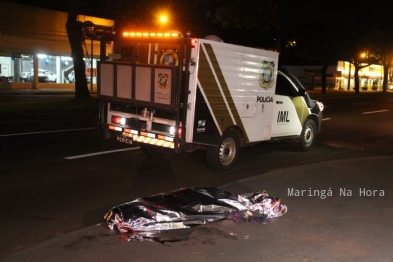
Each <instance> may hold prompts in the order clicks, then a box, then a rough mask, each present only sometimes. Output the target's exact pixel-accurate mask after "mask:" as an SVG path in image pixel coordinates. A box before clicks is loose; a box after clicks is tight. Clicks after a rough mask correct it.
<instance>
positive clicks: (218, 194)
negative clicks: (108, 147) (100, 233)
mask: <svg viewBox="0 0 393 262" xmlns="http://www.w3.org/2000/svg"><path fill="white" fill-rule="evenodd" d="M286 212H287V207H286V206H285V205H284V204H283V203H282V201H281V199H279V198H277V197H270V196H269V195H268V194H267V193H266V191H261V192H253V193H248V194H242V195H235V194H232V193H230V192H227V191H224V190H222V189H219V188H182V189H179V190H175V191H171V192H165V193H160V194H157V195H153V196H149V197H143V198H138V199H135V200H133V201H130V202H126V203H124V204H121V205H118V206H115V207H113V208H112V209H111V210H109V211H108V213H107V214H106V215H105V216H104V219H105V222H106V225H107V226H108V228H109V229H111V230H115V231H118V232H120V233H126V232H134V231H153V230H170V229H178V228H189V227H191V226H196V225H201V224H206V223H210V222H214V221H218V220H222V219H229V218H230V219H246V220H248V221H253V222H256V223H266V222H267V221H268V219H269V218H273V217H279V216H282V215H283V214H285V213H286Z"/></svg>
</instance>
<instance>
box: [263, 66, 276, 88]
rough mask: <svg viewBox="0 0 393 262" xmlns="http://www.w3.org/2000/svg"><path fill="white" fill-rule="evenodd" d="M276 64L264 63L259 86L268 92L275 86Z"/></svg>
mask: <svg viewBox="0 0 393 262" xmlns="http://www.w3.org/2000/svg"><path fill="white" fill-rule="evenodd" d="M274 66H275V64H274V62H273V61H272V62H268V61H262V73H261V75H260V76H259V85H260V86H261V87H262V88H263V89H265V90H268V89H269V88H271V87H272V86H273V84H274Z"/></svg>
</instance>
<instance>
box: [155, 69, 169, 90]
mask: <svg viewBox="0 0 393 262" xmlns="http://www.w3.org/2000/svg"><path fill="white" fill-rule="evenodd" d="M168 78H169V75H168V74H162V73H159V74H158V80H157V86H158V87H159V88H161V89H167V88H168V87H169V79H168Z"/></svg>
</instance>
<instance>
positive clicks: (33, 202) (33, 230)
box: [0, 94, 393, 257]
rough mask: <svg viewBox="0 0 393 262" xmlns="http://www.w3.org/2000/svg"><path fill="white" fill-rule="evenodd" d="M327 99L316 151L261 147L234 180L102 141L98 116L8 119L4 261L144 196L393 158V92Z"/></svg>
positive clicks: (2, 130)
mask: <svg viewBox="0 0 393 262" xmlns="http://www.w3.org/2000/svg"><path fill="white" fill-rule="evenodd" d="M315 96H316V97H319V96H321V95H318V94H315ZM320 100H321V101H322V102H324V104H325V111H324V121H323V127H322V131H321V133H320V134H319V135H318V138H317V144H316V147H315V148H314V149H313V150H311V151H309V152H298V151H297V150H296V149H295V148H294V147H292V146H291V145H290V144H288V143H286V142H279V143H278V142H277V143H270V142H267V143H261V144H259V145H257V146H254V147H248V148H244V149H242V150H241V155H240V159H239V162H238V165H237V166H236V167H235V168H234V169H233V170H231V171H229V172H225V173H217V172H214V171H212V170H210V169H208V168H207V165H206V163H205V154H204V152H203V151H196V152H193V153H183V154H180V155H174V154H172V153H170V154H168V155H167V156H165V157H163V158H147V157H145V156H144V155H143V154H142V152H141V151H140V150H139V149H138V148H137V147H134V148H129V147H127V146H125V145H122V144H118V143H116V142H115V141H112V140H102V139H99V138H98V136H97V129H96V128H95V127H96V126H97V120H98V119H97V115H95V114H92V113H89V114H83V113H81V114H78V115H69V116H62V117H56V116H55V117H35V118H28V119H26V118H21V119H11V120H10V119H7V120H6V121H1V120H0V144H1V148H0V178H1V181H2V183H1V185H0V197H1V199H2V201H1V202H0V210H1V214H2V216H1V218H0V225H1V232H2V238H1V240H0V257H4V256H6V255H9V254H11V253H14V252H18V251H21V250H23V249H25V248H27V247H29V246H32V245H36V244H38V243H40V242H42V241H44V240H47V239H49V238H51V237H53V236H56V235H60V234H62V233H64V232H70V231H73V230H77V229H80V228H82V227H86V226H91V225H94V224H96V223H99V222H102V218H103V215H104V214H105V212H106V211H107V210H108V209H109V208H111V207H112V206H114V205H117V204H120V203H123V202H125V201H129V200H133V199H135V198H137V197H140V196H148V195H152V194H156V193H159V192H164V191H169V190H173V189H177V188H181V187H191V186H193V187H196V186H214V187H215V186H220V185H223V184H226V183H229V182H233V181H237V180H239V179H241V178H246V177H251V176H255V175H258V174H263V173H265V172H268V171H272V170H278V169H282V168H285V167H290V166H298V165H307V164H310V163H321V162H325V161H328V160H336V159H345V158H357V157H365V156H378V155H392V153H393V133H392V130H393V122H392V121H391V119H392V118H393V103H392V102H393V98H392V96H391V94H388V95H375V94H365V95H357V96H356V95H354V94H353V95H350V96H348V95H344V96H342V95H337V96H330V97H329V98H326V99H325V100H323V99H322V98H320ZM266 190H268V189H266Z"/></svg>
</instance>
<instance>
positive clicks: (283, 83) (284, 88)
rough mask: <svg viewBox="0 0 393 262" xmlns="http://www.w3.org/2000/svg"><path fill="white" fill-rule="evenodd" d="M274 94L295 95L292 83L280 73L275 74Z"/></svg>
mask: <svg viewBox="0 0 393 262" xmlns="http://www.w3.org/2000/svg"><path fill="white" fill-rule="evenodd" d="M276 95H282V96H297V92H296V91H295V90H294V88H293V86H292V84H291V83H290V82H289V81H288V80H287V79H286V78H285V77H284V76H282V75H281V74H277V84H276Z"/></svg>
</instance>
